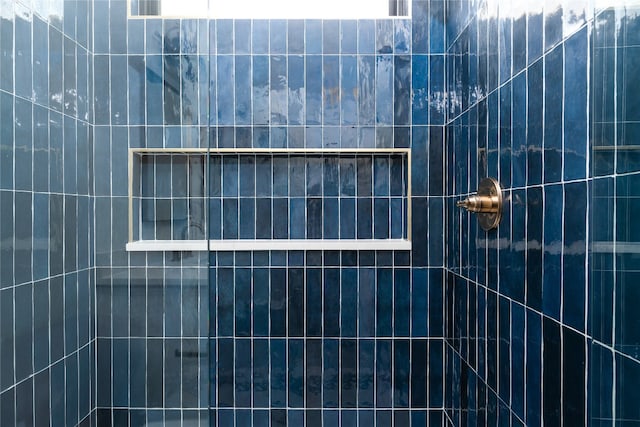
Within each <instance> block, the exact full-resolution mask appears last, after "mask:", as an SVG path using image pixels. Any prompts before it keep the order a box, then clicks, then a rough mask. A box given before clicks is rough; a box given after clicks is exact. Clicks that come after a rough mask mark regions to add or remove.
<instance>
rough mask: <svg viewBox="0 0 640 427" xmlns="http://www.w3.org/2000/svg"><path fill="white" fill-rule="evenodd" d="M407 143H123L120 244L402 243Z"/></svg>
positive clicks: (218, 247) (407, 209) (406, 219)
mask: <svg viewBox="0 0 640 427" xmlns="http://www.w3.org/2000/svg"><path fill="white" fill-rule="evenodd" d="M410 162H411V159H410V150H408V149H131V150H130V152H129V177H130V179H129V243H128V244H127V250H129V251H154V250H203V251H204V250H214V251H226V250H233V251H237V250H270V249H274V250H275V249H282V250H305V249H314V250H322V249H325V250H331V249H335V250H339V249H354V250H355V249H389V250H391V249H398V250H409V249H411V241H410V237H409V236H411V230H410V218H411V187H410V182H411V177H410V172H409V171H410Z"/></svg>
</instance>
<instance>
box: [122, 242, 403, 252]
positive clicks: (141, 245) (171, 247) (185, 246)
mask: <svg viewBox="0 0 640 427" xmlns="http://www.w3.org/2000/svg"><path fill="white" fill-rule="evenodd" d="M358 250H368V251H374V250H378V251H391V250H397V251H410V250H411V241H410V240H406V239H349V240H346V239H342V240H341V239H333V240H329V239H327V240H321V239H316V240H314V239H300V240H284V239H283V240H265V239H259V240H228V239H225V240H208V241H207V240H139V241H136V242H130V243H127V252H161V251H185V252H187V251H212V252H230V251H358Z"/></svg>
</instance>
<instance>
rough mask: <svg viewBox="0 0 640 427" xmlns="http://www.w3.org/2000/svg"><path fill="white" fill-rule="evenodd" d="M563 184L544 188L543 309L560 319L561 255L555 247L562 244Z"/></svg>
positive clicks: (549, 314) (547, 313)
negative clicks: (559, 284)
mask: <svg viewBox="0 0 640 427" xmlns="http://www.w3.org/2000/svg"><path fill="white" fill-rule="evenodd" d="M562 209H563V194H562V186H559V185H554V186H549V187H545V188H544V217H543V218H544V224H543V226H544V236H543V254H542V256H543V267H542V268H543V276H542V309H543V313H544V314H546V315H548V316H551V317H553V318H554V319H559V318H560V317H559V316H560V301H561V294H560V291H561V289H560V287H559V286H558V283H561V280H562V277H561V269H560V260H561V256H560V253H558V251H557V250H553V249H552V248H554V247H560V246H561V245H562V243H561V242H562V240H561V239H562V233H561V230H562V220H563V216H562V213H563V211H562Z"/></svg>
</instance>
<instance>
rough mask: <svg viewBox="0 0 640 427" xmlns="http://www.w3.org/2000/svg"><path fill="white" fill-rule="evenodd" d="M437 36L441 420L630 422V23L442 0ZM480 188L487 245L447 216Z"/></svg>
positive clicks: (587, 13) (633, 175) (620, 13)
mask: <svg viewBox="0 0 640 427" xmlns="http://www.w3.org/2000/svg"><path fill="white" fill-rule="evenodd" d="M516 7H517V8H518V10H515V8H516ZM446 24H447V40H446V46H447V54H448V55H447V57H446V61H447V62H446V67H447V71H446V76H447V91H448V94H449V95H448V98H449V99H450V100H451V103H450V105H449V106H448V109H447V113H448V114H447V124H446V129H445V132H446V136H447V139H446V159H447V183H446V184H447V185H446V188H447V195H448V198H447V200H446V203H447V204H446V206H447V214H446V220H447V221H446V233H447V237H446V239H447V242H448V244H447V251H446V262H445V270H446V273H445V275H446V279H445V280H446V284H445V295H446V296H445V336H446V339H445V341H446V343H447V347H446V353H447V354H446V374H445V375H446V378H447V381H446V383H445V384H447V385H446V387H445V389H446V396H445V408H446V414H447V418H448V421H449V422H451V423H452V424H454V425H467V424H472V425H475V424H477V423H482V424H485V423H486V424H488V425H503V424H505V425H509V424H510V425H540V424H541V423H543V422H544V424H552V425H576V424H580V425H583V424H584V425H592V424H593V425H613V424H616V425H618V424H621V425H622V424H625V423H629V424H633V423H635V422H637V420H638V414H637V411H636V410H635V409H634V407H633V405H631V404H630V402H631V400H629V399H637V393H635V391H634V390H633V389H632V388H631V386H630V385H629V384H630V383H631V382H632V381H634V380H633V378H634V375H636V372H637V367H638V353H637V346H636V344H637V340H636V339H635V335H636V334H635V333H634V332H633V331H632V330H631V325H632V324H636V323H637V316H635V314H632V311H631V310H630V309H629V307H630V305H632V304H634V302H635V301H636V295H635V291H634V290H633V286H631V285H630V284H631V283H635V281H637V277H635V276H636V273H635V272H634V271H635V270H637V265H638V264H637V256H636V252H637V251H635V250H634V249H632V248H633V245H634V244H635V242H636V241H637V239H636V237H637V236H636V234H637V233H635V232H634V229H633V225H632V221H631V220H630V218H631V217H630V216H629V215H630V214H631V212H632V211H635V210H634V209H635V200H636V196H637V194H636V193H637V190H636V189H637V188H638V183H636V182H635V181H637V174H638V170H639V168H638V165H639V163H638V161H637V160H638V159H636V158H635V157H634V150H631V149H629V148H628V147H627V146H628V145H629V144H633V142H631V141H633V139H634V133H633V131H632V130H631V129H633V123H634V120H635V118H634V117H633V114H634V111H635V107H634V106H630V105H629V104H628V101H627V100H628V99H630V98H629V97H630V96H633V94H634V93H637V87H636V86H637V85H636V84H634V83H633V82H632V81H631V80H630V79H628V77H626V76H628V74H627V73H628V72H629V71H630V70H635V69H636V68H637V64H636V62H637V55H635V53H636V52H635V51H634V49H635V46H636V45H637V40H636V39H637V37H635V34H636V33H637V31H636V29H637V26H638V11H637V9H634V8H633V7H631V6H626V5H624V4H621V5H618V6H616V7H612V8H608V9H604V10H597V9H596V10H595V11H593V10H589V8H588V7H587V4H586V2H584V3H583V2H577V3H571V4H569V3H566V2H559V1H546V2H544V4H543V5H541V6H535V5H531V6H529V5H528V6H527V7H526V8H523V7H521V6H520V5H515V4H514V5H507V4H506V3H504V2H497V1H492V2H484V3H480V4H475V3H473V2H453V1H452V2H447V17H446ZM632 34H633V35H632ZM631 72H633V71H631ZM589 93H591V94H592V97H591V98H588V94H589ZM414 111H415V110H414ZM485 176H492V177H497V178H499V180H500V181H501V183H502V184H503V187H504V189H505V196H506V198H507V203H508V205H507V206H509V208H508V209H507V212H505V215H504V218H503V220H502V223H501V224H500V226H499V228H498V230H494V231H490V232H488V233H485V232H484V231H481V230H480V229H479V227H477V224H476V220H475V218H474V217H473V216H470V215H469V214H467V213H465V212H461V211H460V210H459V209H458V208H456V207H455V201H456V200H458V199H460V198H462V197H465V196H466V195H468V194H469V193H471V192H473V191H475V189H476V188H477V182H478V180H479V179H481V178H483V177H485ZM589 248H590V250H589ZM525 343H526V345H525ZM525 384H526V387H525ZM618 393H620V394H618Z"/></svg>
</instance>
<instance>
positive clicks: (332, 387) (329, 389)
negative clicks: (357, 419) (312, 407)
mask: <svg viewBox="0 0 640 427" xmlns="http://www.w3.org/2000/svg"><path fill="white" fill-rule="evenodd" d="M322 361H323V362H322V390H323V393H322V407H323V408H337V407H338V405H339V404H340V399H339V392H340V390H339V384H340V380H339V364H340V346H339V340H337V339H323V340H322Z"/></svg>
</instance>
